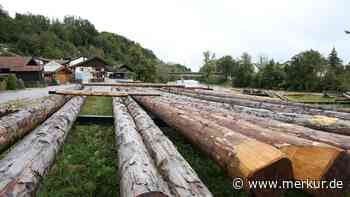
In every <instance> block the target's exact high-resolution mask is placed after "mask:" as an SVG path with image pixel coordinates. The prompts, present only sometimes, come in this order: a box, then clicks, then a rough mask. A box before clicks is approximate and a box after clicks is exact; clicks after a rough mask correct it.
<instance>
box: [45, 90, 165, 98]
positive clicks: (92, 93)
mask: <svg viewBox="0 0 350 197" xmlns="http://www.w3.org/2000/svg"><path fill="white" fill-rule="evenodd" d="M49 94H57V95H70V96H110V97H127V96H160V94H155V93H143V92H130V93H128V92H108V91H87V90H74V91H72V90H71V91H67V90H61V91H49Z"/></svg>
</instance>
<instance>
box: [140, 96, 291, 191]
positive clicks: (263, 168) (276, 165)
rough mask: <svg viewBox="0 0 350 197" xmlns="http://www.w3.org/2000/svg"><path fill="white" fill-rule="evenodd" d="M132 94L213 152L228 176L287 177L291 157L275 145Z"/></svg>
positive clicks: (276, 178)
mask: <svg viewBox="0 0 350 197" xmlns="http://www.w3.org/2000/svg"><path fill="white" fill-rule="evenodd" d="M135 98H136V99H137V100H138V101H139V102H140V103H141V104H142V105H144V106H145V107H146V108H147V109H149V110H150V111H151V112H153V113H155V114H156V115H158V116H159V117H160V118H161V119H162V120H163V121H165V122H166V123H168V124H169V125H171V126H173V127H175V128H177V129H178V130H179V131H181V132H182V134H183V135H184V136H186V137H187V138H188V139H189V140H190V141H192V142H193V143H194V144H196V145H197V146H199V147H200V148H201V149H202V150H203V151H204V152H206V153H207V154H208V155H210V156H212V158H214V159H215V160H216V161H217V163H218V164H219V165H220V166H221V167H222V168H223V169H224V170H225V171H227V172H228V174H229V175H230V176H231V177H242V178H243V179H244V181H245V182H246V183H247V181H248V180H281V179H283V180H286V179H290V178H291V177H292V170H291V164H290V161H289V160H288V159H287V158H286V155H285V154H283V153H282V152H280V151H279V150H278V149H275V148H273V147H272V146H270V145H267V144H265V143H261V142H258V141H256V140H254V139H252V138H249V137H246V136H244V135H242V134H240V133H237V132H235V131H233V130H230V129H227V128H225V127H221V126H219V125H217V124H215V123H213V122H211V121H208V120H206V119H202V118H200V117H196V116H193V115H192V114H191V113H188V112H187V111H185V110H180V109H177V108H175V107H173V106H171V105H168V104H165V103H162V102H157V100H156V99H153V98H151V97H135ZM246 186H247V185H246ZM246 189H248V188H246ZM252 191H253V192H255V194H256V195H257V196H279V194H280V193H279V192H281V190H256V189H255V190H254V189H253V190H252Z"/></svg>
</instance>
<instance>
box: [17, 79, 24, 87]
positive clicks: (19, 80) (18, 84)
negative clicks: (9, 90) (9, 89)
mask: <svg viewBox="0 0 350 197" xmlns="http://www.w3.org/2000/svg"><path fill="white" fill-rule="evenodd" d="M17 88H18V89H24V88H25V86H24V81H23V80H22V79H18V80H17Z"/></svg>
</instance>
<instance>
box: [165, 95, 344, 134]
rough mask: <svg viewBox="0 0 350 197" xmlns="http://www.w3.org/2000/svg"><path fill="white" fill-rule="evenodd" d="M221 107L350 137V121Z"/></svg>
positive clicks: (264, 110)
mask: <svg viewBox="0 0 350 197" xmlns="http://www.w3.org/2000/svg"><path fill="white" fill-rule="evenodd" d="M163 95H164V96H169V97H174V96H170V95H165V94H163ZM196 101H197V102H200V100H198V99H197V100H196ZM210 105H215V103H214V102H210ZM220 106H221V107H224V108H226V109H229V110H233V111H235V112H239V113H244V114H251V115H255V116H258V117H266V118H271V119H275V120H278V121H282V122H286V123H291V124H297V125H300V126H305V127H309V128H312V129H317V130H323V131H327V132H330V133H338V134H342V135H348V136H349V135H350V121H349V120H344V119H339V118H333V117H327V116H322V115H308V114H299V113H286V112H278V111H271V110H268V109H258V108H252V107H245V106H240V105H229V104H222V105H220Z"/></svg>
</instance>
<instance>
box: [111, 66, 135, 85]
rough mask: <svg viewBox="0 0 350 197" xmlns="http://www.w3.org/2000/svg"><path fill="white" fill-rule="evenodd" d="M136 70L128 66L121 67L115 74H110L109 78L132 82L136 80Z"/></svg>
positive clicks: (118, 67)
mask: <svg viewBox="0 0 350 197" xmlns="http://www.w3.org/2000/svg"><path fill="white" fill-rule="evenodd" d="M134 75H135V73H134V70H133V69H132V68H131V67H129V66H127V65H121V66H117V69H116V70H115V71H114V72H109V73H108V78H110V79H115V80H116V81H130V80H133V78H134Z"/></svg>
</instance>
